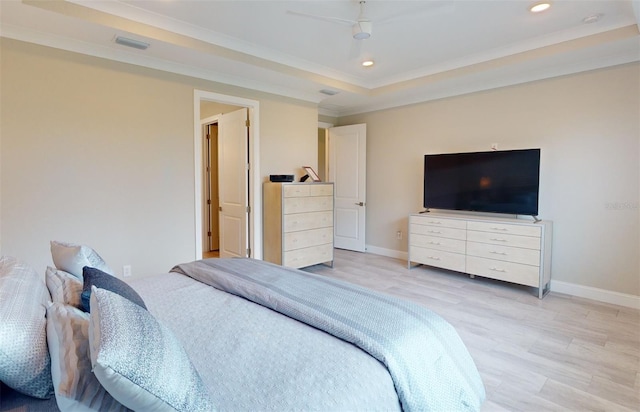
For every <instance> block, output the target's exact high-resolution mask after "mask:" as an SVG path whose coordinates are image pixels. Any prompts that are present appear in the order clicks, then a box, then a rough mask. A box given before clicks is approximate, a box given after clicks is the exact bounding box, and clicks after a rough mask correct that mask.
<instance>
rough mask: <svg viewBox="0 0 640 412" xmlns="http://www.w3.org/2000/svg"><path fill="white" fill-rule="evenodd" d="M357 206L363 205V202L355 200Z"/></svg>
mask: <svg viewBox="0 0 640 412" xmlns="http://www.w3.org/2000/svg"><path fill="white" fill-rule="evenodd" d="M356 205H357V206H364V202H356Z"/></svg>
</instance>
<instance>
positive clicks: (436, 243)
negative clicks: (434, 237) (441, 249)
mask: <svg viewBox="0 0 640 412" xmlns="http://www.w3.org/2000/svg"><path fill="white" fill-rule="evenodd" d="M429 244H430V245H438V246H440V245H442V243H440V242H429Z"/></svg>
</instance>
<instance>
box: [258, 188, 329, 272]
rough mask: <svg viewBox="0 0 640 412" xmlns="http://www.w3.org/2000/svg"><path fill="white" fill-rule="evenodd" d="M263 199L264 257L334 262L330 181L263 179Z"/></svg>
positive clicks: (291, 263)
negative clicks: (289, 181)
mask: <svg viewBox="0 0 640 412" xmlns="http://www.w3.org/2000/svg"><path fill="white" fill-rule="evenodd" d="M263 202H264V206H263V222H264V239H263V241H264V260H266V261H268V262H272V263H276V264H279V265H283V266H288V267H292V268H301V267H306V266H311V265H315V264H318V263H331V264H333V203H334V202H333V183H294V182H292V183H274V182H266V183H264V187H263Z"/></svg>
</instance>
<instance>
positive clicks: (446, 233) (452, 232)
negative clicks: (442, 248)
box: [409, 223, 467, 240]
mask: <svg viewBox="0 0 640 412" xmlns="http://www.w3.org/2000/svg"><path fill="white" fill-rule="evenodd" d="M409 231H410V233H411V234H418V235H428V236H437V237H445V238H449V239H458V240H466V239H467V232H466V231H465V230H464V229H452V228H448V227H440V226H424V225H417V224H415V223H412V224H411V226H410V227H409Z"/></svg>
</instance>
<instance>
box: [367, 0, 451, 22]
mask: <svg viewBox="0 0 640 412" xmlns="http://www.w3.org/2000/svg"><path fill="white" fill-rule="evenodd" d="M418 4H419V7H414V8H412V9H406V10H403V11H400V12H398V13H394V14H388V15H386V16H384V17H382V18H380V19H376V23H380V24H384V23H387V22H391V21H394V20H397V19H400V18H403V17H417V16H425V15H426V16H435V15H440V14H446V13H452V12H454V11H455V8H456V4H455V1H452V0H441V1H439V0H434V1H428V2H418Z"/></svg>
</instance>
